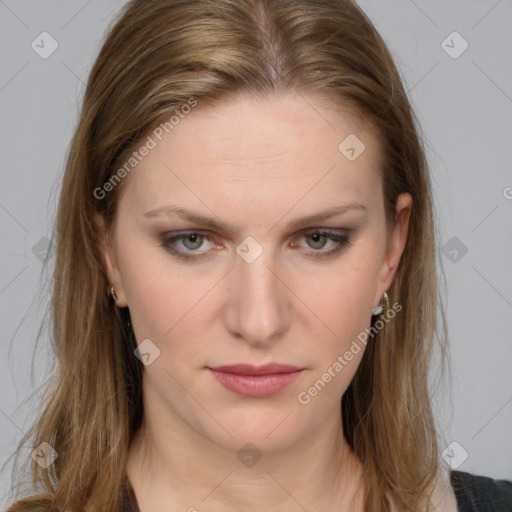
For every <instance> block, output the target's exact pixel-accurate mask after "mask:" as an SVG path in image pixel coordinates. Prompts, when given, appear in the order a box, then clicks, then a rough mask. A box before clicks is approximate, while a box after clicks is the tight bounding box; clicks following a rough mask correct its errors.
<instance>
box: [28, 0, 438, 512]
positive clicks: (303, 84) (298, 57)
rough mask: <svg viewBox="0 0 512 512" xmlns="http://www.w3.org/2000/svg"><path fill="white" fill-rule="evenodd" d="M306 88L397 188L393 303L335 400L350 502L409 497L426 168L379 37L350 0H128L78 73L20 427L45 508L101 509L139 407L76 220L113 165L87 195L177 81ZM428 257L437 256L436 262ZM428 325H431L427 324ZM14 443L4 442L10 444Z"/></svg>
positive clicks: (95, 260) (429, 459)
mask: <svg viewBox="0 0 512 512" xmlns="http://www.w3.org/2000/svg"><path fill="white" fill-rule="evenodd" d="M289 92H296V93H299V94H304V95H306V94H319V95H323V97H325V98H328V99H329V101H330V102H331V103H332V105H333V109H334V106H341V107H345V108H349V109H350V111H351V112H353V113H354V114H355V115H356V116H358V117H359V118H360V119H361V120H363V121H364V122H366V123H367V124H368V126H371V127H372V129H373V131H374V133H375V134H376V137H377V140H378V141H379V143H380V145H381V149H382V155H383V161H382V166H381V169H380V173H381V175H382V183H383V190H384V199H385V206H386V216H387V219H388V222H392V221H393V219H394V211H395V206H396V199H397V197H398V195H399V194H400V193H402V192H408V193H410V194H411V195H412V199H413V207H412V213H411V218H410V223H409V232H408V240H407V244H406V247H405V250H404V253H403V255H402V259H401V262H400V265H399V267H398V270H397V273H396V276H395V279H394V281H393V284H392V287H391V288H390V290H388V293H389V296H390V299H391V302H399V303H400V304H401V305H402V308H403V309H402V311H401V312H400V314H398V315H397V316H396V318H394V319H393V321H391V322H389V323H387V324H386V326H385V327H384V328H383V329H381V330H379V332H378V334H376V335H375V337H374V338H373V339H372V340H371V341H370V342H369V343H368V346H367V349H366V351H365V354H364V356H363V359H362V361H361V363H360V367H359V368H358V370H357V373H356V375H355V377H354V379H353V381H352V382H351V384H350V386H349V387H348V389H347V390H346V392H345V394H344V396H343V399H342V403H341V408H342V418H343V429H344V434H345V436H346V439H347V441H348V442H349V444H350V445H351V446H352V447H353V449H354V451H355V453H356V454H357V456H358V457H359V458H360V459H361V461H362V462H363V466H364V473H365V483H366V489H365V508H366V510H368V511H377V510H378V511H388V510H390V509H391V508H390V507H391V501H390V500H392V501H393V502H394V504H395V505H396V506H398V507H399V508H401V509H403V510H411V511H412V510H414V511H417V510H426V509H427V506H428V505H429V495H430V492H431V490H432V486H433V484H434V482H435V481H436V479H437V478H438V474H439V463H438V444H437V434H436V428H435V421H434V417H433V413H432V409H431V402H430V397H429V367H430V366H431V359H432V354H433V353H434V352H433V349H434V348H435V346H436V344H437V346H438V347H440V348H441V350H440V354H441V355H442V357H441V359H440V361H442V360H443V357H444V356H445V355H446V322H445V317H444V314H443V310H442V308H440V309H439V310H438V305H439V303H440V301H441V296H440V294H439V292H438V284H437V283H438V280H439V276H438V275H437V274H436V269H438V267H436V261H437V253H436V247H437V244H436V240H435V230H434V223H433V201H432V192H431V184H430V178H429V174H428V168H427V163H426V158H425V153H424V149H423V147H422V142H421V138H420V136H419V127H418V123H417V121H416V118H415V116H414V113H413V111H412V108H411V105H410V103H409V101H408V98H407V95H406V92H405V91H404V87H403V85H402V83H401V79H400V75H399V73H398V71H397V68H396V67H395V64H394V62H393V59H392V57H391V55H390V52H389V50H388V48H387V47H386V44H385V43H384V41H383V40H382V38H381V37H380V35H379V34H378V33H377V31H376V30H375V28H374V26H373V25H372V23H371V22H370V20H369V19H368V18H367V16H366V15H365V14H364V13H363V12H362V10H361V9H360V8H359V7H358V6H357V5H356V4H355V2H353V1H351V0H143V1H142V0H132V1H130V2H128V3H127V4H126V5H125V6H124V8H123V9H122V10H121V12H120V14H119V17H118V19H117V20H116V22H115V23H114V24H113V25H112V26H111V28H110V29H109V31H108V34H107V35H106V38H105V41H104V44H103V45H102V48H101V50H100V52H99V55H98V57H97V59H96V61H95V63H94V66H93V68H92V70H91V72H90V76H89V80H88V83H87V88H86V91H85V96H84V99H83V104H82V108H81V113H80V117H79V120H78V125H77V128H76V131H75V133H74V136H73V139H72V142H71V145H70V150H69V154H68V157H67V164H66V168H65V174H64V177H63V183H62V190H61V195H60V201H59V209H58V214H57V222H56V228H55V235H54V237H55V245H56V251H55V271H54V275H53V281H52V299H51V313H52V314H51V322H52V347H53V350H54V353H55V358H56V360H57V370H56V372H55V374H54V375H53V376H52V378H51V379H50V381H49V384H48V390H47V393H46V397H47V398H46V401H45V404H44V410H43V412H42V414H41V415H40V416H39V418H38V419H37V421H36V422H35V424H34V425H33V426H32V428H31V429H30V431H29V432H28V433H27V435H26V436H25V438H24V439H23V440H22V442H21V443H20V447H21V445H22V444H24V443H25V442H26V441H27V440H30V442H31V443H32V446H34V447H35V446H38V445H39V444H40V443H41V442H43V441H46V442H49V443H50V444H51V445H52V447H53V448H54V449H55V450H56V451H57V452H58V458H57V459H56V460H55V461H54V463H53V464H52V465H51V466H50V467H49V468H48V469H41V467H39V465H37V464H36V463H35V462H32V483H33V486H34V488H36V486H39V487H40V488H42V489H44V491H45V492H46V493H47V495H48V499H47V501H46V502H45V503H46V504H47V505H48V506H50V507H59V508H60V509H61V510H64V509H72V510H77V511H78V510H80V511H82V510H84V511H86V512H89V511H93V510H102V511H115V510H118V509H119V506H120V497H121V490H122V486H123V482H124V479H125V477H126V475H125V463H126V460H127V453H128V449H129V446H130V442H131V440H132V438H133V436H134V434H135V433H136V432H137V429H138V428H139V426H140V424H141V420H142V415H143V409H142V396H141V382H142V373H143V365H142V363H141V362H140V361H139V360H138V359H137V358H136V357H134V354H133V350H134V349H135V347H136V340H135V339H134V335H133V332H132V331H131V329H130V328H129V327H128V328H127V327H126V321H127V320H128V319H129V313H128V311H127V310H125V309H122V310H118V308H116V307H115V306H114V305H113V304H112V303H111V301H110V300H109V297H108V290H109V282H108V278H107V276H106V273H105V270H104V267H103V262H102V253H101V241H100V240H99V239H98V233H97V230H96V226H95V223H94V216H95V214H96V213H99V214H101V215H102V216H104V218H105V220H106V223H107V226H108V227H110V228H111V227H112V225H113V223H114V222H115V216H116V209H117V204H118V199H119V196H120V193H121V191H122V189H123V185H124V182H123V181H122V182H120V183H119V185H118V186H115V187H113V189H112V190H111V191H109V193H107V194H105V196H104V197H102V198H98V197H97V195H98V194H96V195H95V194H94V191H95V190H98V188H102V187H104V184H105V183H106V182H108V181H109V180H112V177H113V176H114V174H115V173H116V172H118V170H119V168H120V166H121V165H122V164H123V163H124V162H125V161H126V160H127V158H129V155H130V153H131V152H132V151H133V150H134V148H136V147H137V145H138V144H140V141H143V140H144V138H145V137H146V136H147V134H148V133H150V132H151V130H153V129H154V127H155V126H158V124H159V123H161V122H164V121H166V120H168V119H169V118H170V116H172V115H173V114H174V113H175V111H176V110H177V109H179V108H180V107H181V106H182V105H184V104H186V103H187V102H188V101H189V100H190V99H191V98H193V99H194V100H195V101H197V105H198V107H197V108H198V109H199V108H201V106H206V105H214V104H216V103H218V102H222V101H225V100H226V99H227V98H228V97H229V96H231V95H234V94H244V93H245V94H251V95H257V96H259V97H262V98H265V97H268V96H269V95H276V94H286V93H289ZM439 268H440V267H439ZM439 326H440V327H441V331H442V332H441V336H440V335H439V332H438V331H437V329H438V327H439ZM20 447H19V448H18V450H19V449H20Z"/></svg>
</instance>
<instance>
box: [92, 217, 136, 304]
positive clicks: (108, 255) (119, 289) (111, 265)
mask: <svg viewBox="0 0 512 512" xmlns="http://www.w3.org/2000/svg"><path fill="white" fill-rule="evenodd" d="M94 222H95V225H96V230H97V233H98V239H99V240H100V249H101V254H102V265H103V270H104V271H105V273H106V274H107V277H108V280H109V282H110V286H109V289H108V291H107V293H108V294H110V287H111V286H113V287H114V292H115V294H116V297H117V300H116V306H118V307H120V308H124V307H126V306H128V303H127V302H126V294H125V291H124V287H123V283H122V279H121V274H120V272H119V269H118V266H117V261H116V256H115V251H114V248H113V246H112V243H111V241H110V236H109V231H108V229H107V227H106V225H105V219H104V217H103V216H102V215H100V214H99V213H96V214H95V216H94Z"/></svg>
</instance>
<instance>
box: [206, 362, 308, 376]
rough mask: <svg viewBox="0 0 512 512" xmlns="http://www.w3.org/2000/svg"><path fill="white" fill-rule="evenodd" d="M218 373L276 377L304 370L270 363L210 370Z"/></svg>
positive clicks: (225, 366) (226, 366)
mask: <svg viewBox="0 0 512 512" xmlns="http://www.w3.org/2000/svg"><path fill="white" fill-rule="evenodd" d="M210 369H211V370H215V371H217V372H225V373H234V374H237V375H274V374H276V373H293V372H298V371H301V370H303V369H304V368H298V367H297V366H291V365H288V364H279V363H269V364H265V365H263V366H254V365H252V364H244V363H240V364H229V365H224V366H215V367H213V368H210Z"/></svg>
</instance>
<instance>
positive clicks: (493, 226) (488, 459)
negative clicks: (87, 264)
mask: <svg viewBox="0 0 512 512" xmlns="http://www.w3.org/2000/svg"><path fill="white" fill-rule="evenodd" d="M123 3H124V2H123V1H121V0H101V1H100V0H89V1H85V0H84V1H78V0H73V1H70V0H67V1H64V0H47V1H40V0H37V1H36V0H32V1H28V0H0V52H1V67H0V112H1V122H0V130H1V132H0V141H1V148H2V151H1V165H0V179H1V187H0V229H1V240H2V248H1V251H0V321H1V323H0V325H1V328H2V330H1V333H2V343H1V345H0V434H1V435H0V465H1V464H3V463H4V462H5V460H6V459H7V457H8V456H9V455H10V454H11V453H12V451H13V450H14V448H15V446H16V443H17V442H18V441H19V439H20V438H21V435H22V432H24V431H26V428H27V427H28V425H29V424H30V422H31V420H32V419H33V418H34V417H35V414H37V412H38V409H39V407H40V403H39V402H38V400H35V401H34V402H33V403H32V404H29V405H25V407H24V408H21V409H20V408H18V407H19V405H20V404H21V403H22V401H23V400H24V399H25V398H26V397H27V395H28V394H29V393H30V392H31V391H32V390H33V389H35V388H37V387H38V386H39V385H40V384H41V382H42V380H43V379H44V377H45V375H47V372H48V371H49V368H50V367H51V364H52V361H51V359H50V355H49V348H48V340H47V338H46V337H44V336H43V338H42V341H41V343H40V346H39V347H38V351H37V353H36V357H35V358H34V361H32V360H33V354H34V347H35V337H36V333H37V328H38V325H39V322H40V321H41V320H42V319H43V318H45V317H46V315H47V312H46V311H45V309H44V305H45V302H47V297H48V295H47V290H46V289H44V288H41V286H42V285H44V283H45V282H46V280H47V275H46V274H45V273H42V268H43V265H42V262H41V261H40V255H41V253H44V250H45V249H46V242H45V237H50V235H51V225H52V221H53V215H54V212H55V208H56V199H57V193H58V187H59V181H58V180H59V178H60V176H61V173H62V171H63V166H64V161H65V156H66V151H67V148H68V144H69V141H70V138H71V135H72V131H73V127H74V125H75V122H76V118H77V112H78V104H79V101H80V98H81V95H82V93H83V90H84V83H85V81H86V78H87V73H88V71H89V69H90V67H91V65H92V62H93V60H94V58H95V55H96V53H97V51H98V49H99V47H100V44H101V39H102V36H103V34H104V31H105V29H106V27H107V25H108V23H109V22H110V21H111V19H112V17H113V16H114V15H115V13H116V12H117V11H118V10H119V8H120V7H121V6H122V5H123ZM359 4H360V5H361V7H363V9H364V10H365V11H366V12H367V13H368V15H369V16H370V18H371V19H372V21H373V22H374V23H375V25H376V27H377V29H378V30H379V31H380V33H381V34H382V35H383V37H384V39H385V40H386V42H387V43H388V44H389V46H390V48H391V50H392V52H393V54H394V56H395V59H396V62H397V65H398V66H399V69H400V71H401V74H402V76H403V79H404V81H405V84H406V87H407V89H408V91H409V96H410V99H411V101H412V104H413V107H414V108H415V110H416V112H417V115H418V117H419V120H420V123H421V125H422V128H423V132H424V139H425V143H426V145H427V150H428V158H429V162H430V165H431V171H432V177H433V183H434V190H435V195H436V207H437V209H438V213H439V216H438V219H437V220H438V229H439V236H440V241H441V243H442V246H445V247H446V248H445V250H444V253H445V254H444V255H443V256H442V260H443V265H444V267H445V271H446V276H447V281H448V289H447V295H446V302H447V310H446V313H447V318H448V324H449V332H450V339H451V344H452V355H453V369H452V374H453V384H452V385H451V386H450V385H446V386H444V387H442V388H440V389H439V391H438V392H437V394H436V397H435V403H434V406H435V409H436V411H437V415H438V421H439V424H440V426H441V435H442V439H443V441H442V442H443V443H444V444H443V445H442V448H444V447H445V446H447V445H448V444H449V443H451V442H452V441H457V442H458V443H459V444H460V446H461V447H462V448H463V449H464V450H465V451H466V452H467V453H468V457H467V459H466V460H465V461H464V462H463V463H462V464H460V462H461V460H462V458H463V456H464V452H463V451H461V449H460V448H458V447H456V448H455V449H454V452H451V453H450V455H452V458H451V459H449V460H450V461H451V464H452V465H455V464H457V465H458V464H460V466H459V465H458V469H460V470H464V471H470V472H473V473H478V474H485V475H489V476H493V477H496V478H507V479H512V441H511V435H510V433H511V432H512V372H511V363H512V335H511V331H510V329H511V320H512V273H511V270H510V266H511V263H512V150H511V145H512V64H511V63H512V59H511V57H512V31H511V30H510V26H511V24H512V1H511V0H500V1H496V0H472V1H468V0H449V1H447V0H436V1H434V0H429V1H427V0H414V1H413V0H393V1H386V2H384V1H383V0H360V1H359ZM43 31H47V32H49V33H50V34H51V36H52V37H53V38H54V39H55V40H56V41H57V43H58V45H59V46H58V48H57V50H56V51H55V52H54V53H53V54H52V55H51V56H50V57H48V58H47V59H43V58H41V57H40V56H39V55H38V54H37V53H36V52H35V51H34V50H33V49H32V47H31V43H32V42H33V41H34V40H36V42H37V41H40V38H38V36H39V35H40V34H41V33H42V32H43ZM454 31H457V32H458V33H459V34H460V35H461V36H462V37H463V38H464V40H466V41H467V43H468V44H469V47H468V48H467V50H466V51H465V52H464V53H462V54H461V55H460V56H459V57H458V58H452V56H450V55H449V54H448V53H447V51H445V50H448V51H450V52H451V53H452V54H453V52H457V51H458V50H460V49H461V48H462V40H460V39H457V36H456V37H455V39H454V38H453V36H452V37H451V38H448V39H447V37H448V36H449V35H450V34H452V32H454ZM36 38H37V39H36ZM452 39H453V42H452ZM445 40H446V42H445V43H444V44H442V43H443V41H445ZM450 47H451V48H450ZM46 48H48V45H46ZM454 237H455V239H454ZM34 247H35V249H34ZM465 250H467V252H465V253H464V251H465ZM454 251H456V252H454ZM38 255H39V257H38ZM38 290H42V292H40V295H37V292H38ZM13 339H14V341H13V342H12V344H11V340H13ZM11 345H12V346H11ZM10 348H12V350H9V349H10ZM32 362H34V364H33V366H32ZM450 397H452V398H451V401H450ZM30 451H31V449H30V450H29V449H27V451H26V454H27V456H28V455H29V453H30ZM454 461H455V462H454ZM9 488H10V466H7V468H6V469H5V470H4V471H3V472H2V474H1V476H0V509H1V508H2V506H4V507H5V506H6V505H7V503H5V502H4V501H3V500H4V498H3V497H4V495H5V493H6V492H7V491H8V490H9Z"/></svg>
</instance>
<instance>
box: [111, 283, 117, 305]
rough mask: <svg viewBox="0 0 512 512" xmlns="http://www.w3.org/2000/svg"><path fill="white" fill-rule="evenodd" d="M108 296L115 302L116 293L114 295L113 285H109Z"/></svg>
mask: <svg viewBox="0 0 512 512" xmlns="http://www.w3.org/2000/svg"><path fill="white" fill-rule="evenodd" d="M110 296H111V297H112V299H113V300H114V303H116V302H117V295H116V292H115V291H114V287H113V286H111V287H110Z"/></svg>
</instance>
